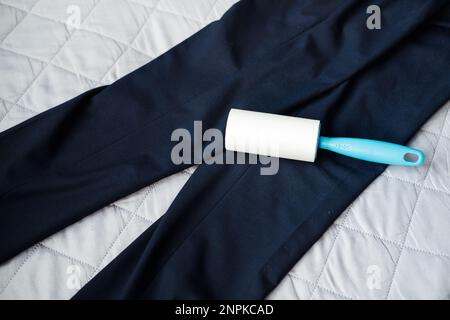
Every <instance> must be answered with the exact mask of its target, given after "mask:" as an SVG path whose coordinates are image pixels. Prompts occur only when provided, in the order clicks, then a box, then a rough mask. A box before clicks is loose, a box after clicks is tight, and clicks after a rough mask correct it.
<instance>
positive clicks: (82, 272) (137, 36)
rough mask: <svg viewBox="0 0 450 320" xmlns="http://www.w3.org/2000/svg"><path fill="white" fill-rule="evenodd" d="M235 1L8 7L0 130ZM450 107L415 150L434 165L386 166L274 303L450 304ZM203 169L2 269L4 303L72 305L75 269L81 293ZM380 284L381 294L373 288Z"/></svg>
mask: <svg viewBox="0 0 450 320" xmlns="http://www.w3.org/2000/svg"><path fill="white" fill-rule="evenodd" d="M236 1H237V0H196V1H186V0H58V1H52V0H0V74H2V77H0V130H5V129H7V128H9V127H12V126H13V125H15V124H17V123H19V122H21V121H24V120H26V119H28V118H30V117H32V116H33V115H35V114H37V113H39V112H42V111H45V110H47V109H48V108H50V107H52V106H55V105H57V104H59V103H61V102H63V101H65V100H67V99H69V98H72V97H73V96H76V95H78V94H80V93H82V92H84V91H86V90H88V89H91V88H94V87H97V86H101V85H104V84H109V83H111V82H113V81H115V80H116V79H118V78H120V77H121V76H123V75H125V74H127V73H129V72H131V71H133V70H134V69H136V68H138V67H140V66H141V65H143V64H145V63H147V62H148V61H150V60H151V59H153V58H155V57H157V56H158V55H160V54H162V53H163V52H165V51H166V50H168V49H170V48H171V47H172V46H174V45H176V44H177V43H178V42H180V41H182V40H184V39H185V38H186V37H188V36H190V35H191V34H193V33H195V32H196V31H198V30H199V29H200V28H202V27H203V26H205V25H206V24H208V23H209V22H211V21H214V20H216V19H218V18H219V17H220V16H221V15H222V14H223V13H224V12H225V11H226V10H227V9H228V8H229V7H230V6H231V5H232V4H233V3H234V2H236ZM71 5H76V6H77V8H79V11H80V17H81V21H80V22H81V25H80V26H79V27H78V28H75V29H71V28H69V27H68V25H67V24H66V21H67V17H68V12H67V8H68V7H69V6H71ZM43 43H44V44H46V45H42V44H43ZM12 79H14V81H11V80H12ZM449 108H450V103H448V104H447V105H446V106H444V107H443V108H442V109H441V110H440V111H439V112H438V113H437V114H436V115H435V116H434V117H433V118H432V119H431V120H430V121H428V122H427V124H426V125H425V126H424V127H423V128H422V129H421V130H420V132H419V133H418V134H417V135H416V137H415V139H414V140H413V141H412V143H411V145H412V146H416V147H419V148H422V149H424V150H425V152H426V154H427V155H428V162H427V164H426V165H425V166H423V167H420V168H417V169H413V168H408V169H405V168H398V167H389V168H388V169H387V170H386V171H385V172H384V173H383V175H382V176H380V177H379V178H378V179H377V180H375V181H374V183H372V184H371V185H370V186H369V187H368V188H367V190H365V191H364V192H363V193H362V194H361V195H360V196H359V197H358V199H356V200H355V201H354V202H353V203H352V205H351V206H350V207H349V208H348V209H347V210H346V211H345V212H344V213H343V214H342V215H341V217H340V218H339V219H338V220H337V221H336V222H335V223H334V224H333V225H332V226H331V227H330V228H329V230H328V231H327V232H326V233H325V234H324V235H323V237H322V238H321V239H320V240H319V241H318V242H317V243H316V244H315V245H314V246H313V247H312V248H311V250H310V251H309V252H308V253H307V254H306V255H305V256H304V257H303V258H302V259H301V260H300V261H299V263H298V264H297V265H296V266H294V268H293V269H292V270H291V272H290V273H289V274H288V275H287V276H286V277H285V279H284V280H283V281H282V282H281V283H280V285H279V286H278V287H277V289H275V290H274V292H273V293H272V294H271V295H270V296H269V299H279V298H287V299H360V298H369V299H374V298H379V299H396V298H450V280H449V277H448V274H449V272H450V245H449V243H450V242H449V241H448V236H447V234H448V230H449V227H450V215H449V212H450V210H449V209H450V178H449V175H448V172H449V164H450V161H449V159H450V157H449V151H448V150H450V142H449V141H450V116H449ZM194 170H195V168H190V169H188V170H185V171H183V172H180V173H178V174H176V175H173V176H171V177H168V178H166V179H163V180H161V181H159V182H157V183H155V184H153V185H151V186H148V187H146V188H144V189H142V190H140V191H138V192H136V193H134V194H132V195H130V196H128V197H126V198H124V199H121V200H119V201H117V202H115V203H113V204H111V205H109V206H107V207H106V208H104V209H102V210H100V211H99V212H97V213H95V214H93V215H91V216H89V217H87V218H85V219H83V220H82V221H80V222H78V223H77V224H74V225H72V226H70V227H68V228H66V229H65V230H63V231H61V232H59V233H58V234H55V235H53V236H52V237H49V238H48V239H45V240H44V241H42V242H41V243H38V244H36V245H35V246H33V247H32V248H30V249H28V250H26V251H25V252H23V253H21V254H19V255H18V256H17V257H15V258H14V259H11V260H10V261H8V262H7V263H5V264H3V265H1V266H0V299H11V298H39V299H44V298H53V299H55V298H56V299H68V298H70V297H71V296H72V295H73V294H75V293H76V291H77V289H78V287H77V286H75V287H74V286H71V285H70V280H71V277H72V276H73V275H74V273H72V272H71V268H72V267H77V268H78V269H77V270H79V272H78V273H76V275H77V279H78V280H79V283H80V285H83V284H85V283H86V282H87V281H89V279H91V278H92V277H93V276H94V275H95V274H96V273H97V272H99V271H100V270H101V269H102V268H103V267H104V266H105V265H107V264H108V263H109V262H110V261H111V260H112V259H113V258H114V257H115V256H117V255H118V254H119V253H120V252H121V251H122V250H123V249H124V248H126V247H127V246H128V245H129V244H130V243H131V242H132V241H133V240H134V239H135V238H136V237H137V236H138V235H139V234H141V233H142V232H143V231H144V230H145V229H146V228H147V227H148V226H150V225H151V223H152V222H153V221H155V220H156V219H157V218H158V217H159V216H161V215H162V214H164V212H165V211H166V210H167V208H168V206H169V205H170V203H171V202H172V201H173V199H174V198H175V196H176V194H177V193H178V191H179V190H180V189H181V187H182V186H183V185H184V183H185V182H186V181H187V179H188V178H189V176H190V175H191V174H192V173H193V171H194ZM86 239H89V240H86ZM92 243H95V246H92V245H91V244H92ZM374 275H376V276H378V278H379V284H378V285H375V288H372V287H373V286H374V283H373V282H371V281H372V280H373V277H374ZM370 284H372V287H371V286H370Z"/></svg>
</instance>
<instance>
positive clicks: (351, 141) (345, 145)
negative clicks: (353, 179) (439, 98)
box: [319, 137, 425, 166]
mask: <svg viewBox="0 0 450 320" xmlns="http://www.w3.org/2000/svg"><path fill="white" fill-rule="evenodd" d="M319 148H321V149H325V150H329V151H333V152H336V153H339V154H342V155H345V156H347V157H352V158H356V159H360V160H365V161H370V162H377V163H383V164H391V165H400V166H420V165H421V164H423V163H424V162H425V155H424V154H423V152H422V151H420V150H417V149H413V148H409V147H406V146H402V145H399V144H395V143H389V142H384V141H377V140H369V139H358V138H327V137H320V139H319Z"/></svg>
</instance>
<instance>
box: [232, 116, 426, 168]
mask: <svg viewBox="0 0 450 320" xmlns="http://www.w3.org/2000/svg"><path fill="white" fill-rule="evenodd" d="M317 148H321V149H325V150H329V151H333V152H336V153H339V154H342V155H345V156H347V157H352V158H356V159H360V160H365V161H370V162H376V163H382V164H390V165H402V166H420V165H421V164H423V163H424V161H425V156H424V154H423V152H422V151H420V150H417V149H413V148H409V147H406V146H402V145H399V144H394V143H389V142H384V141H377V140H369V139H359V138H328V137H321V136H320V121H319V120H312V119H304V118H298V117H290V116H283V115H277V114H270V113H263V112H255V111H247V110H240V109H231V111H230V113H229V115H228V120H227V125H226V129H225V149H227V150H230V151H237V152H244V153H252V154H258V155H263V156H272V157H278V158H286V159H293V160H301V161H309V162H314V161H315V159H316V154H317Z"/></svg>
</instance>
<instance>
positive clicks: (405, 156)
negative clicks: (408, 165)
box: [403, 153, 419, 162]
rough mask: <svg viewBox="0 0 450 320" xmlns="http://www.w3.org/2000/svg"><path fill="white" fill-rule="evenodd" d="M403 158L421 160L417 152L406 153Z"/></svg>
mask: <svg viewBox="0 0 450 320" xmlns="http://www.w3.org/2000/svg"><path fill="white" fill-rule="evenodd" d="M403 160H405V161H406V162H417V161H418V160H419V156H418V155H417V154H415V153H405V155H404V156H403Z"/></svg>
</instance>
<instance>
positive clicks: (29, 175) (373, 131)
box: [0, 0, 450, 299]
mask: <svg viewBox="0 0 450 320" xmlns="http://www.w3.org/2000/svg"><path fill="white" fill-rule="evenodd" d="M371 4H378V5H379V6H380V7H381V8H382V17H383V26H382V29H381V30H369V29H367V28H366V19H367V14H366V8H367V6H368V5H371ZM449 20H450V14H449V9H448V4H447V1H439V0H428V1H424V0H420V1H419V0H417V1H411V0H408V1H406V0H397V1H388V0H385V1H382V0H380V1H370V2H368V1H359V0H344V1H339V2H337V1H325V0H320V1H317V0H310V1H308V0H305V1H288V0H283V1H279V0H277V1H275V0H271V1H269V0H243V1H241V2H240V3H238V4H237V5H235V6H234V7H233V8H232V9H230V10H229V12H228V13H227V14H226V15H225V16H224V17H223V18H222V19H221V20H220V21H219V22H216V23H213V24H211V25H209V26H208V27H206V28H205V29H203V30H202V31H200V32H198V33H197V34H196V35H194V36H193V37H191V38H189V39H188V40H187V41H185V42H183V43H181V44H180V45H178V46H177V47H175V48H174V49H172V50H170V51H169V52H167V53H166V54H164V55H163V56H161V57H159V58H157V59H155V60H154V61H152V62H151V63H149V64H147V65H146V66H144V67H142V68H140V69H139V70H137V71H135V72H133V73H131V74H129V75H128V76H126V77H124V78H123V79H121V80H119V81H117V82H116V83H114V84H112V85H110V86H108V87H102V88H97V89H95V90H92V91H90V92H87V93H85V94H84V95H81V96H79V97H77V98H75V99H73V100H71V101H68V102H66V103H65V104H63V105H61V106H59V107H56V108H54V109H52V110H50V111H48V112H46V113H43V114H41V115H39V116H37V117H35V118H33V119H30V120H29V121H26V122H25V123H23V124H21V125H19V126H16V127H14V128H12V129H10V130H8V131H6V132H4V133H1V134H0V154H1V155H2V161H1V163H0V179H1V185H0V228H1V232H0V242H2V243H8V246H1V248H0V261H5V260H6V259H8V258H11V257H12V256H14V255H15V254H17V253H19V252H20V251H21V250H23V249H25V248H27V247H29V246H31V245H32V244H34V243H35V242H37V241H39V240H41V239H43V238H45V237H46V236H49V235H51V234H53V233H54V232H56V231H58V230H60V229H62V228H64V227H66V226H68V225H70V224H71V223H73V222H75V221H77V220H79V219H81V218H83V217H85V216H86V215H89V214H90V213H92V212H94V211H95V210H98V209H100V208H102V207H103V206H105V205H107V204H109V203H111V202H113V201H115V200H117V199H119V198H120V197H122V196H125V195H127V194H129V193H131V192H134V191H136V190H138V189H140V188H142V187H144V186H146V185H148V184H150V183H152V182H154V181H157V180H158V179H160V178H162V177H165V176H167V175H169V174H172V173H175V172H177V171H179V170H181V169H182V168H183V166H176V165H174V164H173V163H172V162H171V159H170V153H171V148H172V147H173V144H171V143H170V135H171V133H172V132H173V130H175V129H177V128H186V129H188V130H192V129H193V122H194V121H195V120H202V121H203V127H204V128H209V127H215V128H219V129H223V128H224V126H225V120H226V116H227V113H228V111H229V109H230V108H231V107H240V108H246V109H251V110H257V111H265V112H272V113H281V114H288V115H295V116H302V117H308V118H314V119H320V120H322V133H323V135H329V136H350V137H363V138H372V139H380V140H386V141H391V142H396V143H406V142H407V141H408V140H409V139H410V138H411V137H412V135H413V134H414V133H415V131H416V130H417V129H418V128H419V127H420V125H421V124H423V123H424V122H425V121H426V120H427V118H428V117H430V116H431V115H432V114H433V113H434V112H435V111H436V110H437V109H438V108H439V107H440V106H441V105H442V104H443V103H444V102H445V101H446V100H447V99H448V98H449V97H450V76H449V74H450V73H449V71H450V65H449V63H448V61H450V41H448V39H449V38H450V29H449V28H448V23H449ZM37 133H39V134H37ZM259 169H260V168H259V166H258V165H201V166H200V167H199V169H198V170H197V171H196V172H195V174H194V175H193V176H192V178H191V179H190V180H189V181H188V183H187V184H186V185H185V186H184V188H183V189H182V190H181V192H180V194H179V195H178V196H177V198H176V199H175V201H174V203H173V204H172V206H171V207H170V208H169V210H168V212H167V213H166V214H165V215H164V216H163V217H162V218H161V219H160V220H159V221H158V222H157V223H155V224H154V225H152V226H151V227H150V228H149V229H148V230H147V231H146V232H145V233H144V234H142V235H141V236H140V237H139V238H138V239H137V240H136V241H135V242H134V243H133V244H132V245H130V246H129V247H128V248H127V249H126V250H125V251H124V252H123V253H122V254H121V255H119V257H117V258H116V259H115V260H114V261H113V262H112V263H111V264H110V265H108V266H107V267H106V268H105V269H104V270H103V271H101V272H100V273H99V274H98V275H97V276H96V277H95V278H94V279H93V280H92V281H91V282H90V283H88V284H87V285H86V286H85V287H84V288H83V289H82V290H81V291H80V292H79V293H78V294H77V295H76V298H80V299H89V298H116V299H123V298H152V299H169V298H188V299H194V298H225V299H231V298H233V299H234V298H235V299H240V298H264V297H265V296H266V295H267V294H268V293H269V292H270V290H272V289H273V287H274V286H275V285H276V284H277V283H278V282H279V281H280V280H281V278H282V277H283V276H284V275H285V274H286V273H287V272H288V271H289V269H290V268H291V267H292V266H293V265H294V264H295V263H296V262H297V261H298V259H300V258H301V256H302V255H303V254H304V253H305V252H306V250H307V249H308V248H309V247H310V246H311V245H312V244H313V243H314V241H316V240H317V239H318V238H319V237H320V235H321V234H322V233H323V232H324V231H325V230H326V229H327V227H328V226H329V225H330V224H331V223H332V222H333V221H334V219H335V218H336V217H337V216H338V215H339V214H340V213H341V212H342V211H343V210H344V209H345V207H346V206H347V205H349V204H350V203H351V201H352V200H354V199H355V197H356V196H357V195H358V194H359V193H360V192H361V191H362V190H363V189H364V188H365V187H366V186H367V185H368V184H369V183H370V182H371V181H372V180H373V179H374V178H375V177H376V176H377V175H379V174H380V173H381V172H382V170H383V169H384V166H381V165H376V164H369V163H365V162H361V161H357V160H353V159H348V158H344V157H341V156H339V155H333V154H329V153H326V152H320V153H319V156H318V160H317V162H316V163H314V164H309V163H301V162H295V161H289V160H281V161H280V169H279V172H278V174H276V175H274V176H261V175H260V170H259ZM19 230H20V233H18V231H19Z"/></svg>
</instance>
